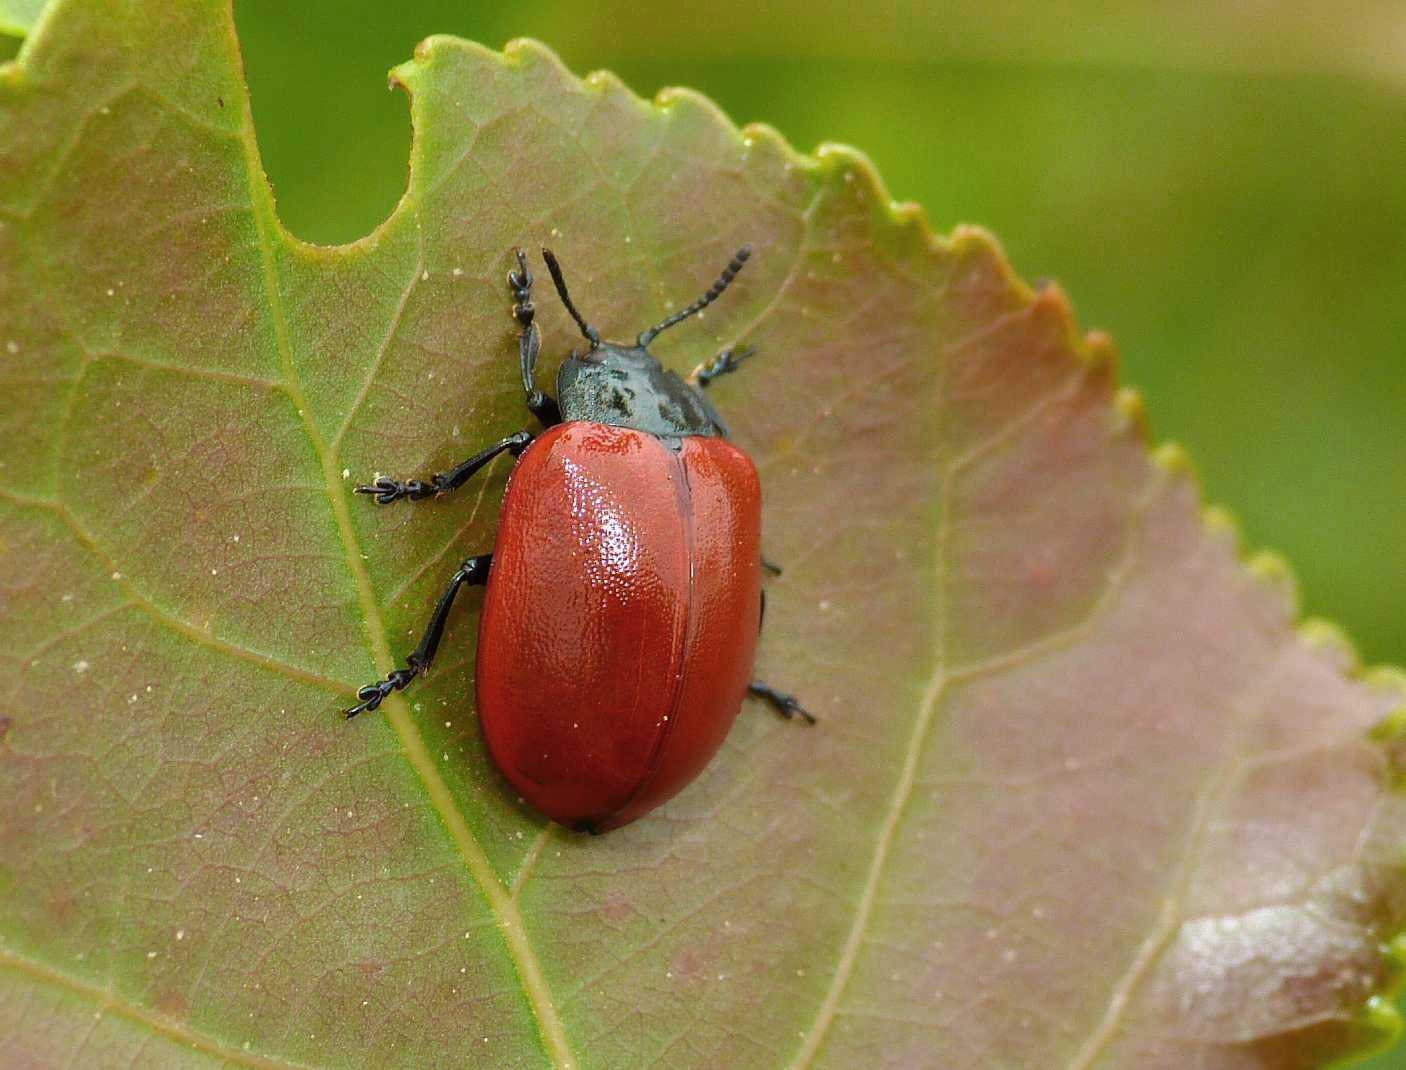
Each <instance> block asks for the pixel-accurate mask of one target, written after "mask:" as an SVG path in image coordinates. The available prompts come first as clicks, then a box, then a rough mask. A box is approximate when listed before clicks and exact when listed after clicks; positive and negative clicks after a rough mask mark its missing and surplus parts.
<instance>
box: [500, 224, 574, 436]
mask: <svg viewBox="0 0 1406 1070" xmlns="http://www.w3.org/2000/svg"><path fill="white" fill-rule="evenodd" d="M513 254H514V255H515V256H516V257H517V270H516V271H510V272H508V288H509V289H511V290H512V291H513V319H515V320H517V323H518V326H519V327H521V328H522V332H521V333H520V334H519V335H518V340H517V346H518V365H519V367H520V369H521V371H522V389H523V391H524V392H525V393H526V394H527V408H528V411H529V412H531V413H532V415H533V416H535V417H537V422H538V423H540V424H541V425H542V426H543V427H551V426H552V425H553V424H559V423H561V410H560V409H559V408H558V407H557V403H556V399H555V398H553V397H552V396H551V395H550V394H546V393H543V392H542V391H541V390H538V389H537V383H536V376H537V356H538V354H539V353H540V352H541V350H542V332H541V330H539V329H538V327H537V324H536V323H535V322H534V318H535V317H536V315H537V309H536V306H534V305H533V304H532V282H533V279H532V271H531V270H530V269H529V268H528V266H527V254H526V253H524V252H523V251H522V247H521V246H518V247H516V248H514V249H513Z"/></svg>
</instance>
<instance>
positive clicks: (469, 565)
mask: <svg viewBox="0 0 1406 1070" xmlns="http://www.w3.org/2000/svg"><path fill="white" fill-rule="evenodd" d="M492 562H493V555H492V554H479V555H478V556H476V557H470V558H466V559H465V560H464V563H463V564H462V565H460V566H459V568H458V569H457V571H455V573H454V575H453V576H451V577H450V578H449V584H448V585H447V586H446V587H445V588H444V593H443V594H441V595H440V596H439V602H438V603H437V604H436V605H435V607H434V613H433V615H432V616H431V617H430V623H429V626H428V627H426V628H425V634H424V637H423V638H422V639H421V640H420V645H419V646H417V647H416V648H415V653H413V654H411V655H410V656H409V657H408V658H406V659H405V668H403V669H395V670H393V671H392V672H391V673H390V675H389V676H387V677H386V678H385V679H384V680H381V681H380V682H379V683H374V684H367V685H366V686H365V687H363V688H362V689H361V690H359V691H358V692H357V693H356V697H357V698H359V699H360V700H361V701H360V702H359V703H357V704H356V705H355V706H353V707H352V708H351V709H349V710H347V711H346V714H347V716H348V717H355V716H356V715H357V714H358V713H369V712H370V711H372V710H375V709H378V708H379V707H380V705H381V703H382V702H384V701H385V699H386V696H387V695H389V694H390V693H391V692H392V691H404V690H405V689H406V688H407V687H408V686H410V681H411V680H413V679H415V677H417V676H420V675H422V674H423V673H426V672H428V671H429V668H430V665H431V664H432V663H433V662H434V656H435V654H436V653H437V652H438V651H439V641H440V640H441V639H443V638H444V626H445V624H446V623H447V622H448V620H449V610H450V609H452V608H453V606H454V598H455V596H456V595H458V593H459V588H461V587H464V586H469V587H482V586H483V585H484V584H485V583H487V582H488V568H489V566H490V565H491V564H492Z"/></svg>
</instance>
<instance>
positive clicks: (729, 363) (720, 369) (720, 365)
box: [690, 346, 757, 387]
mask: <svg viewBox="0 0 1406 1070" xmlns="http://www.w3.org/2000/svg"><path fill="white" fill-rule="evenodd" d="M756 355H757V347H756V346H739V347H737V348H735V349H724V350H723V351H722V352H721V353H719V354H718V355H717V356H716V357H714V358H713V359H712V360H710V361H708V362H707V363H706V364H700V365H699V366H698V368H697V369H696V370H695V371H694V373H693V375H692V376H690V378H691V379H692V381H693V382H695V383H697V384H698V385H699V386H701V387H706V386H707V385H708V384H709V383H711V382H712V381H713V380H714V379H716V378H717V377H718V376H720V375H726V374H727V373H728V372H735V371H736V370H737V369H738V368H739V367H740V366H741V364H742V362H743V361H744V360H747V359H748V358H749V357H755V356H756Z"/></svg>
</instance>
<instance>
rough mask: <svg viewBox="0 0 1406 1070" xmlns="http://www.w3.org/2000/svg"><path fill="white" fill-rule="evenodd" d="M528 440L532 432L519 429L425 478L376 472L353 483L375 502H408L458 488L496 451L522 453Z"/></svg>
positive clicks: (530, 440) (486, 462)
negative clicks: (372, 477)
mask: <svg viewBox="0 0 1406 1070" xmlns="http://www.w3.org/2000/svg"><path fill="white" fill-rule="evenodd" d="M531 442H532V435H531V434H530V433H529V432H527V431H519V432H518V433H517V434H515V435H509V436H508V437H507V438H504V439H499V440H498V441H497V442H495V443H493V445H491V446H489V447H488V448H487V449H485V450H480V451H479V452H478V453H475V454H474V455H473V456H472V457H470V458H469V459H468V460H466V461H464V462H463V463H461V464H459V465H456V466H455V467H454V468H451V469H450V470H449V471H447V472H436V473H435V474H434V475H432V476H430V478H429V479H427V480H421V479H407V480H399V479H391V478H390V477H389V476H377V477H376V479H375V481H374V482H372V483H371V484H370V485H366V484H363V485H362V486H359V487H357V488H356V493H358V494H370V495H373V496H374V497H375V499H376V504H377V505H390V503H391V502H397V501H400V499H401V498H409V499H410V500H411V501H412V502H418V501H421V500H422V499H425V498H433V497H436V496H437V495H440V494H446V493H448V492H449V491H451V490H458V489H459V488H460V487H462V486H463V485H464V484H465V483H467V482H468V481H469V477H470V476H472V475H473V474H474V473H475V472H477V471H478V470H479V469H481V468H483V466H484V465H486V464H488V462H489V461H491V460H493V458H494V457H497V456H498V454H500V453H511V454H512V455H513V456H514V457H520V456H522V451H523V450H525V449H527V447H528V445H529V444H530V443H531Z"/></svg>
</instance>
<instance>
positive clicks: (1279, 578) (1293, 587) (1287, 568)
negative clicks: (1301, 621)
mask: <svg viewBox="0 0 1406 1070" xmlns="http://www.w3.org/2000/svg"><path fill="white" fill-rule="evenodd" d="M1245 567H1246V568H1247V569H1248V570H1249V572H1250V575H1251V576H1253V577H1254V578H1255V579H1257V580H1259V581H1260V582H1261V583H1262V584H1264V585H1265V586H1266V587H1269V588H1270V589H1271V590H1273V591H1275V592H1277V593H1278V594H1279V596H1280V597H1281V598H1282V599H1283V601H1284V606H1285V608H1286V609H1287V610H1288V612H1289V613H1290V614H1292V615H1293V616H1298V614H1299V579H1298V577H1297V576H1296V575H1294V569H1293V566H1291V565H1290V564H1289V561H1288V559H1287V558H1285V557H1284V555H1283V554H1281V553H1278V552H1277V551H1275V550H1257V551H1255V552H1254V553H1253V554H1251V555H1250V557H1249V560H1247V561H1246V562H1245Z"/></svg>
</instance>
